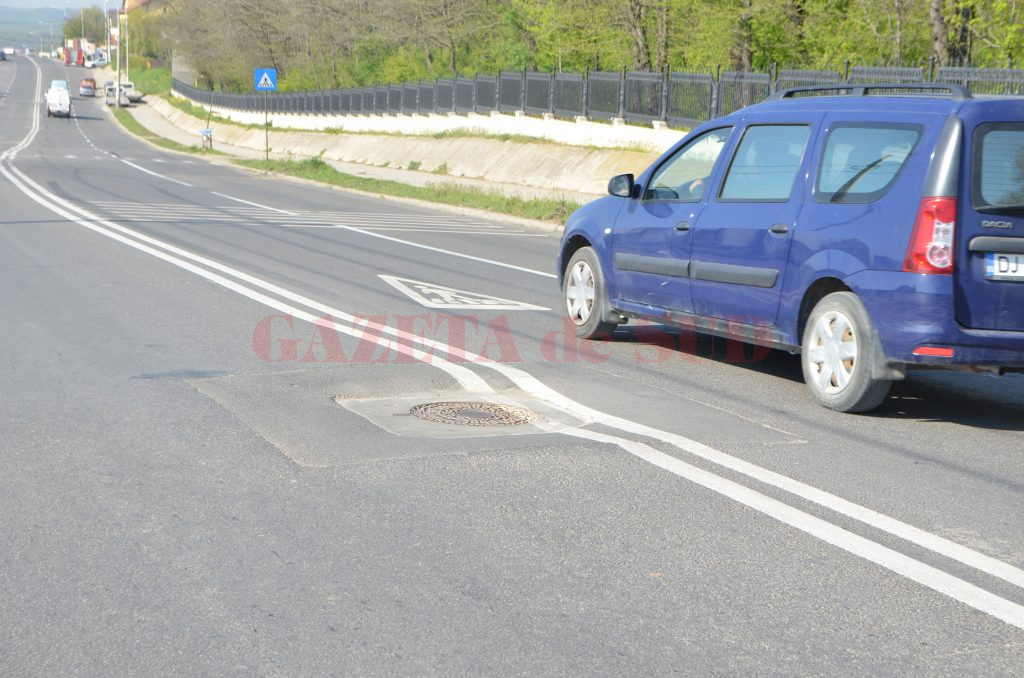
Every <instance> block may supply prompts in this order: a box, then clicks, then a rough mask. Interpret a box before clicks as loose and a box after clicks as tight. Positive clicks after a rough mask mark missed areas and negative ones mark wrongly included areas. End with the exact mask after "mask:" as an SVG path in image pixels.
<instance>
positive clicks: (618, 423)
mask: <svg viewBox="0 0 1024 678" xmlns="http://www.w3.org/2000/svg"><path fill="white" fill-rule="evenodd" d="M37 115H38V111H37ZM31 136H33V133H31V132H30V135H29V137H26V141H29V140H30V137H31ZM23 143H24V142H23ZM8 153H9V152H8ZM6 155H7V154H5V156H6ZM10 169H11V171H13V172H14V173H16V174H17V175H19V176H20V177H22V178H23V179H25V181H26V182H28V183H30V184H32V185H33V186H35V187H36V189H38V190H40V192H41V194H42V195H46V196H47V197H48V198H49V199H50V200H52V201H53V203H57V204H64V205H66V206H69V207H72V208H73V206H71V205H69V204H68V203H66V202H65V201H63V200H61V199H59V198H57V197H56V196H53V195H52V194H50V193H49V192H48V191H45V189H42V188H41V187H40V186H39V185H38V184H36V183H35V182H34V181H32V180H31V179H29V178H28V177H26V176H25V175H24V174H22V173H21V172H20V171H18V170H17V169H15V168H13V167H12V168H10ZM0 172H2V173H3V174H4V175H5V176H7V177H8V178H9V179H10V180H11V181H12V183H14V184H15V185H16V186H17V187H18V188H19V190H22V191H23V192H25V193H26V195H28V196H29V197H30V198H31V199H33V200H35V201H36V202H38V203H40V204H42V205H44V206H47V207H48V208H50V209H51V210H53V211H55V212H57V213H58V214H61V216H64V217H65V218H69V219H70V220H71V221H74V222H75V223H79V224H80V225H82V226H85V227H86V228H89V229H90V230H95V231H97V232H103V234H104V235H106V236H108V237H111V238H113V239H115V240H118V241H120V242H124V243H125V244H128V245H129V246H131V247H134V248H136V249H140V250H142V251H145V252H147V253H150V254H153V255H154V256H158V257H159V258H162V259H165V260H168V261H171V260H174V261H173V262H172V263H175V265H178V266H180V267H182V268H185V269H186V270H189V271H192V272H195V273H196V274H197V275H201V276H203V277H205V278H207V279H210V280H213V281H214V282H217V283H218V284H221V285H224V286H225V287H228V288H229V289H233V290H235V291H238V292H239V293H240V294H243V295H244V296H247V297H249V298H252V299H255V300H257V301H261V302H262V303H268V305H272V306H273V307H274V308H278V309H279V310H286V311H287V312H292V311H293V310H297V309H293V308H292V307H290V306H287V305H284V304H281V302H279V301H277V300H274V299H270V298H267V297H265V296H264V295H262V294H260V293H258V292H255V291H253V290H250V289H248V288H245V287H242V286H240V285H238V284H237V283H234V282H233V281H230V280H227V279H225V278H222V277H221V276H217V275H216V274H213V273H210V272H209V271H206V270H204V269H200V268H198V267H196V266H194V265H192V264H189V263H188V262H185V261H183V260H181V259H178V258H176V257H172V256H170V255H167V254H165V253H163V252H160V251H157V250H155V249H153V248H150V247H147V246H145V245H142V244H140V243H138V242H136V241H134V240H130V239H129V238H126V237H123V236H121V235H118V234H117V233H113V232H110V231H108V230H106V229H103V228H100V227H98V226H96V225H95V224H90V223H89V222H88V221H82V220H80V219H78V218H76V217H74V216H72V215H71V214H69V213H68V212H65V211H64V210H61V209H60V208H59V207H56V205H55V204H53V203H48V202H46V201H45V200H44V199H43V198H42V197H39V196H37V195H35V194H34V193H33V192H32V191H31V190H29V189H28V188H27V187H26V186H25V184H22V183H21V182H20V181H18V180H17V178H15V176H14V175H12V174H11V173H10V172H8V171H7V168H6V167H4V166H2V165H0ZM76 211H78V212H80V213H82V214H83V216H86V217H87V218H90V219H96V218H95V217H94V216H92V215H90V214H89V213H88V212H85V211H84V210H81V209H80V208H78V209H77V210H76ZM97 221H99V220H97ZM99 223H102V224H104V225H105V226H108V227H111V228H113V229H115V230H117V231H121V232H124V233H127V234H130V235H132V236H133V237H137V238H139V239H140V240H148V241H152V242H154V243H155V244H157V245H158V246H159V247H162V248H163V249H166V250H169V251H173V250H178V251H182V250H179V248H175V247H173V246H171V245H168V244H166V243H162V242H160V241H156V240H155V239H152V238H149V237H148V236H144V235H142V234H138V233H135V232H134V231H130V230H129V229H125V228H123V227H120V226H117V225H116V224H112V223H110V222H104V221H99ZM352 230H358V229H352ZM368 235H374V234H368ZM385 238H386V236H385ZM386 239H391V238H386ZM409 244H412V243H409ZM186 254H188V258H190V259H193V260H195V261H201V262H204V263H206V262H209V263H211V264H213V265H214V266H215V267H216V268H219V269H221V270H225V271H230V272H231V274H232V275H235V276H236V277H239V278H240V279H246V280H250V281H257V282H258V283H259V286H260V287H263V288H264V289H267V290H268V291H274V292H275V293H278V292H277V291H276V290H281V291H283V292H285V294H284V295H282V296H285V298H292V299H294V300H296V301H299V303H302V304H303V305H306V306H308V307H309V308H317V309H318V310H327V312H328V313H331V314H332V315H335V316H340V317H344V316H348V317H349V318H354V316H349V315H348V314H344V313H342V312H337V313H334V311H335V310H334V309H330V308H329V307H326V306H324V305H322V304H319V303H317V302H311V300H306V299H305V298H304V297H300V296H299V295H295V294H294V293H290V292H288V291H287V290H282V289H281V288H278V287H276V286H274V285H271V284H270V283H266V282H264V281H261V280H259V279H256V278H253V277H252V276H249V275H247V274H243V273H240V272H237V271H234V269H230V268H229V267H226V266H223V265H221V264H217V262H210V260H207V259H205V258H203V257H199V256H197V255H192V254H191V253H186ZM495 263H500V262H495ZM214 279H216V280H214ZM236 288H237V289H236ZM307 301H309V302H311V303H306V302H307ZM274 304H277V305H274ZM296 317H300V318H302V319H306V320H308V319H309V318H313V321H315V320H317V319H316V318H315V316H311V315H309V314H308V313H305V312H303V311H299V314H298V315H296ZM360 320H362V319H356V321H357V322H356V323H355V324H356V327H359V328H362V331H363V332H365V330H366V329H374V330H375V331H377V332H379V333H380V334H389V335H391V336H395V337H398V338H399V339H402V340H406V341H412V342H414V343H418V344H423V345H426V346H430V347H432V348H436V349H439V350H442V351H444V352H446V353H447V354H448V355H450V356H457V357H460V358H461V359H468V360H473V359H475V360H476V362H478V363H480V364H483V365H485V366H487V367H490V368H491V369H494V370H496V371H498V372H500V373H502V374H505V375H506V376H508V377H509V378H510V379H512V380H513V381H514V382H515V383H516V384H517V385H518V386H519V387H520V388H521V389H523V390H524V391H525V392H527V393H529V394H531V395H534V397H540V398H541V399H542V400H546V401H547V402H549V403H551V404H554V405H556V406H559V407H562V408H563V409H564V410H565V411H567V412H570V413H573V414H574V415H576V416H578V417H580V418H582V419H584V420H590V421H599V422H601V423H604V424H607V425H609V426H613V427H615V428H619V429H620V430H624V431H627V432H633V433H637V434H639V435H645V436H649V437H653V438H656V439H659V440H663V441H664V442H668V443H670V444H673V445H675V446H676V447H679V448H680V449H683V450H685V451H687V452H690V453H692V454H695V455H697V456H702V457H703V458H705V459H708V460H710V461H713V462H714V463H721V464H723V465H726V466H728V467H729V468H734V469H735V470H737V471H739V472H741V473H746V474H747V475H749V476H750V477H754V478H756V479H758V480H761V481H762V482H765V483H768V484H774V485H775V486H777V487H780V488H781V489H785V490H786V491H789V492H793V493H794V494H798V495H799V496H802V497H804V498H806V499H808V500H809V501H814V502H815V503H819V504H821V505H823V506H825V507H827V508H830V509H832V510H835V511H837V512H840V513H844V514H845V515H849V516H850V517H854V518H856V519H858V520H863V521H864V522H866V523H868V524H871V525H874V526H876V527H878V528H879V529H882V530H885V531H889V532H891V533H892V534H895V535H896V536H900V537H902V538H904V539H907V540H908V541H911V542H912V543H916V544H919V545H921V546H923V547H925V548H929V549H931V550H933V551H935V552H937V553H940V554H942V555H945V556H947V557H949V558H951V559H954V560H958V561H960V562H963V563H964V564H968V565H971V566H972V567H975V568H977V569H978V570H980V571H982V572H985V573H987V574H991V575H992V576H996V577H999V578H1001V579H1004V580H1006V581H1009V582H1011V583H1015V584H1017V585H1021V582H1024V571H1021V570H1019V569H1018V568H1015V567H1013V566H1011V565H1009V564H1007V563H1002V562H1001V561H998V560H995V559H993V558H990V557H988V556H985V555H984V554H981V553H978V552H976V551H973V550H972V549H969V548H967V547H964V546H961V545H959V544H955V543H954V542H950V541H949V540H946V539H943V538H941V537H938V536H937V535H932V534H930V533H927V532H924V531H922V530H918V529H917V528H913V527H912V526H909V525H906V524H904V523H901V522H900V521H896V520H895V519H892V518H889V517H887V516H882V515H881V514H878V513H876V512H874V511H871V510H870V509H866V508H864V507H861V506H858V505H855V504H852V503H851V502H847V501H846V500H842V499H840V498H838V497H835V496H834V495H830V494H828V493H825V492H823V491H821V490H817V489H816V488H812V487H810V486H807V485H804V484H803V483H800V482H799V481H795V480H792V479H790V478H787V477H785V476H781V475H779V474H775V473H773V472H771V471H768V470H766V469H761V468H760V467H756V466H753V465H752V464H749V463H748V462H744V461H742V460H739V459H736V458H734V457H731V456H729V455H725V454H724V453H721V452H718V451H717V450H713V449H712V448H709V447H707V446H705V445H702V444H700V443H697V442H696V441H692V440H689V439H687V438H685V437H683V436H678V435H675V434H672V433H668V432H666V431H660V430H658V429H655V428H652V427H648V426H645V425H642V424H638V423H636V422H631V421H628V420H624V419H621V418H619V417H614V416H610V415H607V414H605V413H602V412H598V411H596V410H592V409H591V408H588V407H586V406H584V405H581V404H579V403H577V402H575V401H572V400H570V399H568V398H566V397H565V396H562V395H561V394H559V393H557V392H556V391H554V390H553V389H551V388H550V387H548V386H546V385H545V384H542V383H541V382H539V380H537V379H536V378H535V377H533V376H532V375H530V374H528V373H526V372H524V371H522V370H519V369H517V368H513V367H511V366H508V365H504V364H501V363H494V362H493V361H490V360H489V359H486V358H482V357H480V356H474V355H473V354H471V353H469V352H467V351H465V350H463V349H459V348H457V347H448V346H446V345H444V344H442V343H440V342H436V341H433V340H425V339H423V338H422V337H417V336H415V335H410V334H408V333H404V332H400V331H398V330H395V329H394V328H390V327H388V326H382V325H378V324H376V323H372V322H370V321H368V320H365V321H363V322H358V321H360ZM321 322H322V321H321ZM334 325H335V327H336V329H337V330H338V331H342V332H346V333H349V334H351V335H352V336H356V335H359V336H364V335H363V334H360V330H357V329H356V328H349V327H337V326H336V325H337V323H334ZM378 343H379V342H378ZM388 345H389V347H391V348H394V349H395V350H401V349H403V348H404V349H405V350H406V351H409V352H412V353H413V354H415V349H412V348H411V347H406V346H404V345H403V344H400V343H399V342H397V341H395V342H390V343H389V344H388ZM413 357H414V358H415V359H417V360H423V361H424V362H430V364H435V363H436V364H437V365H438V366H439V367H441V366H442V365H448V366H449V367H452V368H454V367H459V366H457V365H453V364H451V363H449V362H447V361H442V360H440V359H438V358H437V357H436V356H434V355H430V356H429V357H430V359H431V360H430V361H427V360H425V359H424V358H426V357H428V356H418V357H417V356H416V355H413ZM442 369H445V368H444V367H442ZM466 371H467V372H469V371H468V370H466ZM469 375H471V376H472V378H475V380H477V381H478V382H479V384H480V385H482V388H484V389H486V390H485V391H484V392H486V391H489V390H491V389H490V388H489V387H488V386H487V385H486V382H483V380H482V379H480V378H479V377H478V376H477V375H475V374H473V373H472V372H469ZM470 381H472V379H470ZM460 382H461V380H460ZM587 433H588V435H589V433H590V432H587ZM623 442H625V443H627V444H629V445H631V446H633V449H634V450H636V451H640V450H642V448H639V447H636V446H637V445H642V443H634V442H631V441H623ZM615 444H619V442H615ZM645 447H646V446H645ZM658 454H661V453H658ZM637 456H640V457H641V458H644V459H645V460H647V461H649V462H650V463H652V464H656V465H659V466H661V467H663V468H664V465H663V464H662V463H661V462H664V463H666V464H669V465H672V464H683V462H681V461H680V460H678V459H675V458H674V457H669V456H668V455H665V458H666V459H660V458H658V459H655V458H647V457H644V456H641V455H639V454H638V455H637ZM666 460H667V461H666ZM730 464H731V465H730ZM686 466H688V465H686ZM698 470H699V469H698ZM702 473H706V472H703V471H702ZM708 475H709V476H710V477H712V478H717V476H714V475H713V474H708ZM720 480H724V479H720ZM780 480H781V481H782V484H777V483H778V482H779V481H780ZM726 482H728V481H726ZM738 487H740V488H742V489H744V490H746V491H748V492H751V493H753V494H755V495H756V494H758V493H756V492H755V491H754V490H749V488H743V486H738ZM801 492H802V493H803V494H801ZM773 501H774V500H773ZM782 506H783V507H784V508H785V509H787V510H788V511H795V512H797V513H802V512H800V511H798V510H797V509H795V508H792V507H788V506H787V505H785V504H782ZM844 508H846V509H851V508H852V510H851V511H850V512H849V513H846V512H844V510H843V509H844ZM879 519H881V520H879ZM872 520H874V521H878V522H877V524H876V523H875V522H871V521H872ZM825 524H826V525H831V524H829V523H825ZM831 528H834V529H836V530H840V528H838V527H836V526H831ZM896 530H899V531H896ZM922 535H923V536H924V537H925V539H923V540H920V541H919V540H918V539H919V538H920V537H921V536H922ZM815 536H819V538H822V539H825V541H828V542H829V543H834V542H832V541H831V540H829V539H827V538H826V537H825V536H822V535H818V534H815ZM865 541H867V543H868V544H873V542H870V541H868V540H865ZM837 545H838V544H837ZM874 547H877V548H880V549H884V547H882V546H881V545H877V544H875V545H874ZM847 550H849V549H847ZM850 552H851V553H853V552H855V551H850ZM858 555H860V554H858ZM897 555H898V554H897ZM865 557H866V556H865ZM869 560H872V562H878V561H877V560H874V559H871V558H869ZM908 560H909V561H910V562H911V563H912V564H913V566H914V568H915V569H914V570H913V571H910V570H907V569H906V568H905V567H903V566H902V565H900V564H898V563H897V564H896V565H897V566H899V567H901V568H902V569H894V568H893V567H890V568H889V569H893V571H896V572H898V573H900V574H904V575H905V576H908V577H910V578H912V579H914V580H915V581H919V583H923V582H921V580H920V579H918V578H917V577H916V576H911V575H914V574H915V572H916V573H918V574H920V573H921V572H924V575H921V577H923V578H924V579H925V580H926V581H930V582H931V584H926V585H929V586H931V587H932V588H934V589H935V590H937V591H941V592H943V593H946V594H947V595H951V596H952V597H954V598H956V599H957V600H961V601H962V602H967V601H966V600H965V597H966V598H967V599H969V600H975V598H973V597H972V590H973V589H976V587H973V585H971V584H969V583H967V582H965V581H962V580H959V579H956V578H955V577H951V576H950V575H946V574H944V573H941V572H939V574H940V575H942V577H944V578H946V579H944V580H942V581H939V580H936V579H934V578H931V577H928V576H926V575H928V574H929V573H928V569H927V568H928V566H926V565H924V564H923V563H918V562H917V561H913V560H912V559H908ZM879 564H882V563H879ZM885 566H886V567H888V565H885ZM922 568H924V569H922ZM940 579H941V578H940ZM965 592H966V593H965ZM983 593H985V592H983ZM987 595H989V596H991V594H987ZM993 598H994V599H995V602H996V603H998V605H995V606H994V607H993V605H992V603H993V601H992V600H987V601H986V600H980V602H979V605H983V606H984V607H977V609H980V610H983V611H986V612H988V613H989V614H993V615H994V616H997V617H998V618H1000V619H1003V620H1004V621H1008V623H1013V624H1014V625H1016V626H1018V627H1019V628H1024V621H1022V620H1024V617H1020V616H1019V615H1018V611H1017V610H1015V609H1013V608H1006V607H1005V605H1010V606H1014V605H1015V604H1014V603H1012V602H1010V601H1006V600H1005V599H1001V598H998V597H995V596H993ZM1000 601H1001V602H1000ZM967 604H972V603H970V602H968V603H967ZM1004 604H1005V605H1004ZM1016 607H1018V608H1019V607H1020V606H1016ZM1008 618H1009V620H1008ZM1015 620H1016V621H1020V623H1016V621H1015Z"/></svg>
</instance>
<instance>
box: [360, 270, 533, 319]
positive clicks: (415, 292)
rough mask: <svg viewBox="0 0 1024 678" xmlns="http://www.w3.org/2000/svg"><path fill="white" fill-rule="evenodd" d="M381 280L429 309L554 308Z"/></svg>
mask: <svg viewBox="0 0 1024 678" xmlns="http://www.w3.org/2000/svg"><path fill="white" fill-rule="evenodd" d="M378 277H379V278H380V279H381V280H383V281H384V282H386V283H387V284H389V285H391V286H392V287H394V288H395V289H396V290H398V291H399V292H401V293H402V294H404V295H406V296H407V297H409V298H410V299H412V300H413V301H415V302H417V303H419V304H422V305H423V306H426V307H427V308H448V309H476V310H490V311H549V310H551V309H548V308H545V307H543V306H534V305H533V304H524V303H522V302H519V301H512V300H511V299H502V298H501V297H492V296H491V295H489V294H480V293H479V292H468V291H466V290H457V289H455V288H454V287H445V286H444V285H435V284H433V283H428V282H423V281H422V280H409V279H408V278H396V277H395V276H393V275H380V276H378Z"/></svg>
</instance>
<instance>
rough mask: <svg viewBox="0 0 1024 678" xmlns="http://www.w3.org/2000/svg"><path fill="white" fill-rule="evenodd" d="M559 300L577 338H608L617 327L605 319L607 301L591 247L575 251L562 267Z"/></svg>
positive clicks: (600, 274) (603, 284)
mask: <svg viewBox="0 0 1024 678" xmlns="http://www.w3.org/2000/svg"><path fill="white" fill-rule="evenodd" d="M562 302H563V303H564V306H565V311H566V314H567V315H568V316H569V320H571V321H572V322H573V324H574V325H576V336H577V337H579V338H580V339H596V338H607V337H608V336H609V335H610V334H611V333H612V331H614V330H615V328H616V327H617V326H618V323H614V322H608V321H607V320H605V318H606V317H607V315H608V311H609V309H610V304H609V302H608V288H607V287H606V286H605V282H604V274H603V273H602V271H601V262H599V261H598V259H597V254H596V253H595V252H594V250H593V248H591V247H581V248H580V249H578V250H576V253H575V254H573V255H572V259H570V260H569V265H568V266H566V267H565V276H564V279H563V280H562Z"/></svg>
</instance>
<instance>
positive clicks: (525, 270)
mask: <svg viewBox="0 0 1024 678" xmlns="http://www.w3.org/2000/svg"><path fill="white" fill-rule="evenodd" d="M338 228H343V229H345V230H346V231H353V232H355V233H362V234H363V235H368V236H370V237H373V238H380V239H382V240H390V241H391V242H397V243H401V244H403V245H408V246H410V247H418V248H420V249H421V250H430V251H431V252H439V253H441V254H447V255H449V256H453V257H460V258H462V259H470V260H472V261H479V262H481V263H484V264H491V265H492V266H501V267H502V268H511V269H512V270H514V271H522V272H523V273H530V274H532V275H540V276H544V277H545V278H557V277H558V276H556V275H555V274H554V273H545V272H544V271H535V270H534V269H532V268H523V267H522V266H516V265H514V264H506V263H505V262H503V261H494V260H493V259H484V258H483V257H474V256H471V255H469V254H463V253H462V252H453V251H452V250H446V249H442V248H440V247H431V246H430V245H423V244H421V243H418V242H412V241H410V240H402V239H401V238H393V237H391V236H390V235H383V234H382V233H373V232H372V231H367V230H365V229H362V228H356V227H355V226H346V225H344V224H338Z"/></svg>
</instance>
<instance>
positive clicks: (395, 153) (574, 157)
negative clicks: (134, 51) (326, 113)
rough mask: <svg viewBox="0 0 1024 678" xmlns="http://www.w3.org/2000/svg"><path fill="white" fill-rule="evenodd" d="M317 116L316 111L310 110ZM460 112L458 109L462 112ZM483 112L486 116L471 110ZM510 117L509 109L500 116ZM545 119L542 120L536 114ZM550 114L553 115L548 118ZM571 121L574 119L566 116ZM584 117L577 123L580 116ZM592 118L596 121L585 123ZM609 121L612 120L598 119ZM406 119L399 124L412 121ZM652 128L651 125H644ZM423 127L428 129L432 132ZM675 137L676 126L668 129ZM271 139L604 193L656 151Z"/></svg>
mask: <svg viewBox="0 0 1024 678" xmlns="http://www.w3.org/2000/svg"><path fill="white" fill-rule="evenodd" d="M149 105H150V106H152V107H153V108H154V109H155V110H156V111H157V112H158V113H160V114H161V115H162V116H163V117H165V118H166V119H167V120H168V121H170V122H171V123H173V124H174V125H175V126H177V127H179V128H180V129H183V130H186V131H188V132H190V133H191V134H193V135H194V137H195V138H196V139H197V140H198V139H199V132H200V130H202V129H203V128H205V127H206V121H205V120H200V119H198V118H195V117H193V116H191V115H188V114H187V113H184V112H183V111H181V110H179V109H177V108H175V107H174V106H172V105H170V104H169V103H167V102H166V101H163V100H161V99H158V98H153V99H151V100H149ZM216 113H217V114H218V115H220V116H225V114H226V111H224V110H222V109H219V108H218V109H217V111H216ZM240 113H241V112H236V113H235V114H233V116H232V117H233V119H235V120H237V121H238V122H245V123H250V124H259V125H260V126H262V123H263V117H262V115H260V114H253V113H245V114H240ZM314 117H315V116H278V118H277V120H278V123H277V124H280V125H284V124H287V123H288V122H289V121H290V119H291V118H308V119H312V118H314ZM316 117H320V116H316ZM378 117H385V116H378ZM391 117H392V118H393V119H392V120H391V123H392V124H395V125H399V126H400V125H401V124H403V123H404V122H407V121H402V120H399V119H400V118H422V120H420V121H419V122H421V123H424V124H428V123H429V122H430V120H431V118H439V119H440V118H446V117H447V116H429V117H428V116H391ZM460 117H464V116H460ZM476 117H478V118H481V119H489V118H491V117H492V116H476ZM502 117H504V118H510V119H512V120H515V119H516V118H515V116H502ZM534 122H538V123H540V124H547V122H546V121H534ZM550 122H555V121H550ZM565 124H568V125H575V124H577V123H565ZM579 124H583V123H579ZM588 124H591V125H596V124H597V123H588ZM602 126H603V127H607V128H609V129H612V127H613V126H612V125H602ZM212 127H213V130H214V139H215V143H216V144H218V145H219V144H228V145H231V146H237V147H240V148H247V149H252V150H263V148H264V131H263V130H262V129H252V128H245V127H239V126H237V125H230V124H217V123H214V124H213V125H212ZM412 128H413V127H411V126H410V127H406V128H405V129H412ZM645 131H651V132H654V131H655V130H645ZM432 133H433V132H428V133H427V134H432ZM671 136H672V139H673V143H674V141H676V140H678V139H679V138H680V133H679V132H672V133H671ZM270 146H271V149H272V152H273V153H275V154H282V153H290V154H292V155H295V156H296V157H310V156H317V155H320V154H323V156H324V157H325V158H326V159H329V160H336V161H341V162H355V163H363V164H368V165H376V166H389V167H398V168H410V167H412V168H418V169H420V170H424V171H427V172H433V171H439V170H440V171H444V170H445V169H446V170H447V171H446V173H447V174H449V175H452V176H457V177H471V178H475V179H483V180H486V181H491V182H497V183H504V184H517V185H522V186H532V187H537V188H548V189H553V190H560V191H573V192H577V193H586V194H591V195H595V196H596V195H601V194H603V193H605V190H606V186H607V184H608V179H609V178H611V177H612V176H614V175H616V174H622V173H625V172H633V173H639V172H641V171H642V170H643V169H645V168H646V167H647V166H648V165H649V164H650V163H651V162H652V161H653V160H654V159H655V158H656V157H657V156H658V155H659V154H660V149H658V150H652V151H640V150H621V149H619V150H617V149H607V148H580V147H576V146H565V145H559V144H554V143H545V142H542V141H538V142H525V143H524V142H522V141H513V140H508V141H502V140H497V139H488V138H482V137H472V136H469V137H457V136H456V137H441V138H435V137H433V136H398V135H397V134H372V133H361V134H351V133H350V134H346V133H325V132H316V131H308V132H303V131H275V130H271V133H270Z"/></svg>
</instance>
